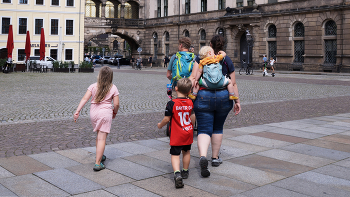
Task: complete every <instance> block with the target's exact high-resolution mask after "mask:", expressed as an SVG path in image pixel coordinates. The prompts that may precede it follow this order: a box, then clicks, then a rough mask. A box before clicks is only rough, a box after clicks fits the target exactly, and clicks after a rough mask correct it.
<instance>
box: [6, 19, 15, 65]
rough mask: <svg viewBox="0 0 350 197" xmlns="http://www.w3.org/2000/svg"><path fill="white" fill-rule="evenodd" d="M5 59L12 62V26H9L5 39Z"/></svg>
mask: <svg viewBox="0 0 350 197" xmlns="http://www.w3.org/2000/svg"><path fill="white" fill-rule="evenodd" d="M6 48H7V59H9V58H11V60H12V51H13V48H14V45H13V32H12V25H10V27H9V33H8V37H7V46H6Z"/></svg>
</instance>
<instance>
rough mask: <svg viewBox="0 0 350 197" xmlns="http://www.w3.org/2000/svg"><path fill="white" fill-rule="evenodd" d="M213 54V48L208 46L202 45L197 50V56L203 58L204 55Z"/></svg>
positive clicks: (209, 55)
mask: <svg viewBox="0 0 350 197" xmlns="http://www.w3.org/2000/svg"><path fill="white" fill-rule="evenodd" d="M214 55H215V54H214V49H213V48H211V47H210V46H204V47H202V48H201V50H199V58H200V59H203V58H206V57H213V56H214Z"/></svg>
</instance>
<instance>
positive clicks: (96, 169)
mask: <svg viewBox="0 0 350 197" xmlns="http://www.w3.org/2000/svg"><path fill="white" fill-rule="evenodd" d="M105 168H106V167H105V165H103V164H102V163H100V165H98V164H95V166H94V168H93V170H94V171H100V170H103V169H105Z"/></svg>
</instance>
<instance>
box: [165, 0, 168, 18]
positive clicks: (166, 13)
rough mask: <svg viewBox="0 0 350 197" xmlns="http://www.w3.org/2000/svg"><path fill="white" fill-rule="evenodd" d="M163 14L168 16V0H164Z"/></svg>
mask: <svg viewBox="0 0 350 197" xmlns="http://www.w3.org/2000/svg"><path fill="white" fill-rule="evenodd" d="M164 16H168V0H164Z"/></svg>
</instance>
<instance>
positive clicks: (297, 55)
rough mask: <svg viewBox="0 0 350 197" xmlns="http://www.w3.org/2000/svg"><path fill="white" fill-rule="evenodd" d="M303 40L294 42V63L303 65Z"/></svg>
mask: <svg viewBox="0 0 350 197" xmlns="http://www.w3.org/2000/svg"><path fill="white" fill-rule="evenodd" d="M303 55H304V40H296V41H294V62H297V63H304V56H303Z"/></svg>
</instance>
